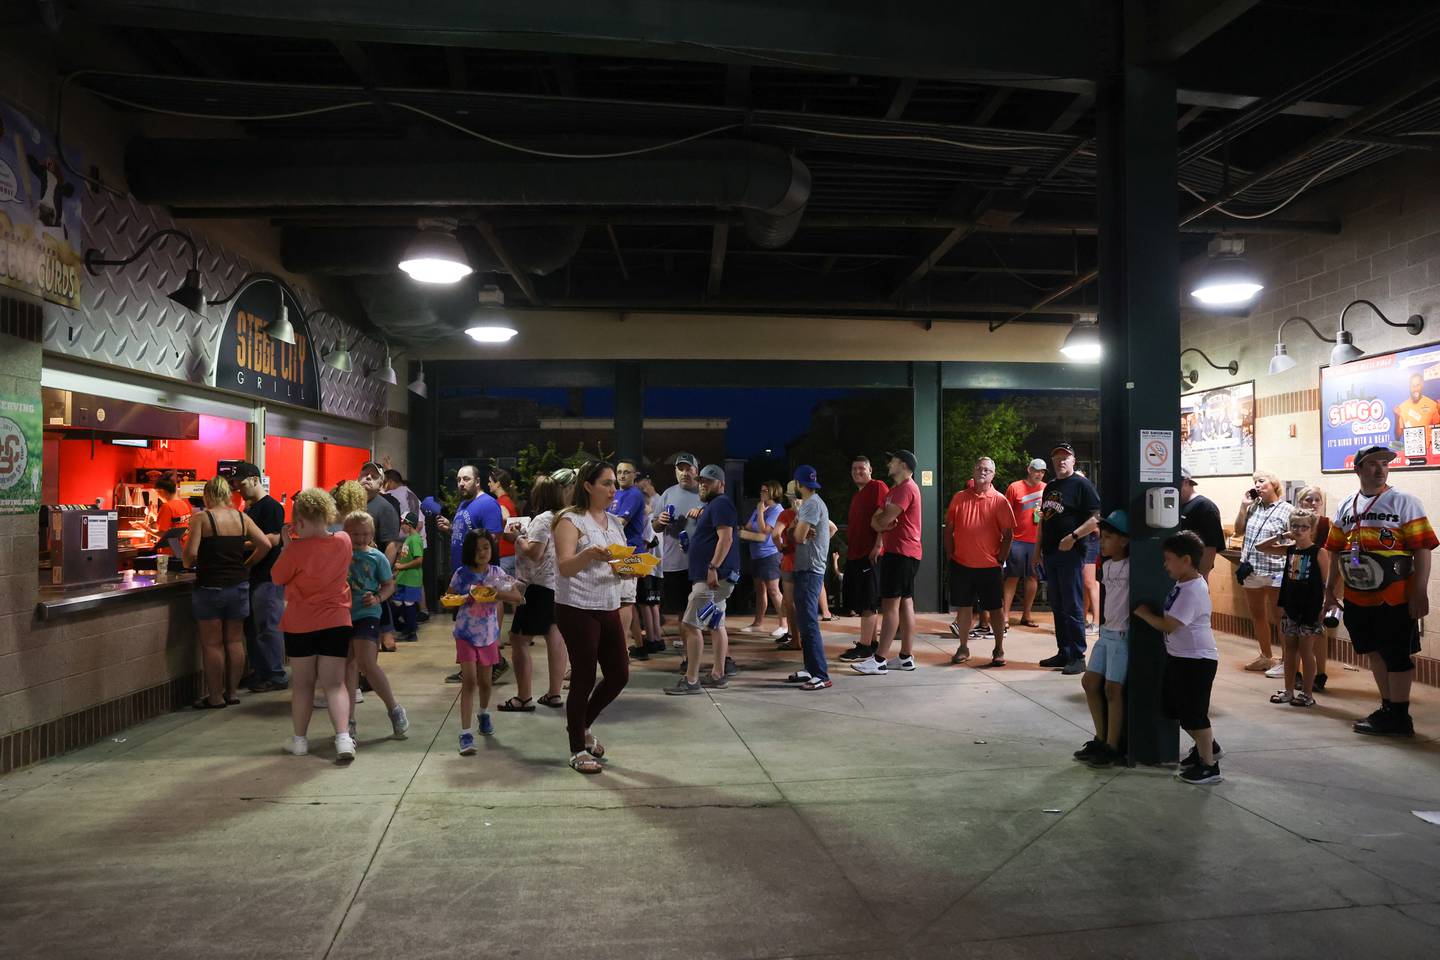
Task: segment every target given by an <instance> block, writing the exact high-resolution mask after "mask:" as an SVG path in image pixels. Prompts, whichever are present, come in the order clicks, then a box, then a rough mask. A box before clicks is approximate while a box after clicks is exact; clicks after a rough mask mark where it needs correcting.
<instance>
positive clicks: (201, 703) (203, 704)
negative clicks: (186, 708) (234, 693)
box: [190, 697, 229, 710]
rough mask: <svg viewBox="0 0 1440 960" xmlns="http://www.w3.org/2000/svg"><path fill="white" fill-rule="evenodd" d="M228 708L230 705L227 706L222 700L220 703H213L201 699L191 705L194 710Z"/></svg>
mask: <svg viewBox="0 0 1440 960" xmlns="http://www.w3.org/2000/svg"><path fill="white" fill-rule="evenodd" d="M227 706H229V704H227V703H226V702H225V701H224V700H221V701H220V702H219V703H211V702H210V701H209V700H206V699H205V698H204V697H201V698H200V699H199V700H196V701H195V702H194V703H192V704H190V707H191V709H193V710H223V709H225V708H226V707H227Z"/></svg>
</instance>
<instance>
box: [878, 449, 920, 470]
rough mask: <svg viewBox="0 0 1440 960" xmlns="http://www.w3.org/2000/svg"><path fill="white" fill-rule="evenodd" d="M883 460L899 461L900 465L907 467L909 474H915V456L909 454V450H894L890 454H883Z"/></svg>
mask: <svg viewBox="0 0 1440 960" xmlns="http://www.w3.org/2000/svg"><path fill="white" fill-rule="evenodd" d="M885 459H886V460H899V461H900V462H901V463H903V464H905V466H907V467H909V468H910V472H911V473H914V472H915V467H916V462H915V454H913V453H911V452H910V451H909V450H895V451H892V452H891V453H887V454H885Z"/></svg>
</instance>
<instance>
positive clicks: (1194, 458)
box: [1180, 380, 1255, 477]
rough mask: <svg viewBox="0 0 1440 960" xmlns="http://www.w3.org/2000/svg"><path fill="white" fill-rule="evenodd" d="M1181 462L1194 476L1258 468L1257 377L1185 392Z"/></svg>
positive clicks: (1242, 473)
mask: <svg viewBox="0 0 1440 960" xmlns="http://www.w3.org/2000/svg"><path fill="white" fill-rule="evenodd" d="M1180 464H1181V466H1183V467H1186V468H1188V469H1189V471H1190V475H1191V476H1193V477H1240V476H1248V475H1250V474H1251V473H1254V472H1255V381H1254V380H1247V381H1246V382H1245V383H1236V384H1231V385H1230V386H1228V387H1216V388H1215V389H1213V390H1201V391H1198V392H1196V393H1186V394H1182V395H1181V397H1180Z"/></svg>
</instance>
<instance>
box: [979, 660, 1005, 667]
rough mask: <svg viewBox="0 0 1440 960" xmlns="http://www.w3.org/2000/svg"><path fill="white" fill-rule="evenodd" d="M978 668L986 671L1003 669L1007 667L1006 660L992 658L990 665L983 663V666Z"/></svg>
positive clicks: (980, 665)
mask: <svg viewBox="0 0 1440 960" xmlns="http://www.w3.org/2000/svg"><path fill="white" fill-rule="evenodd" d="M978 666H979V667H981V668H982V669H985V670H988V669H990V668H991V667H1003V666H1005V658H1004V657H991V658H990V662H989V663H981V664H978Z"/></svg>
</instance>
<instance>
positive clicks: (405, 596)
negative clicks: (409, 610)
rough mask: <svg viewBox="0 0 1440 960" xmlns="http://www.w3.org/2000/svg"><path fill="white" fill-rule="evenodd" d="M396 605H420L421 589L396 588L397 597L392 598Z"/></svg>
mask: <svg viewBox="0 0 1440 960" xmlns="http://www.w3.org/2000/svg"><path fill="white" fill-rule="evenodd" d="M392 599H393V600H394V601H395V602H396V603H419V602H420V588H419V587H396V588H395V596H394V597H393V598H392Z"/></svg>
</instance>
